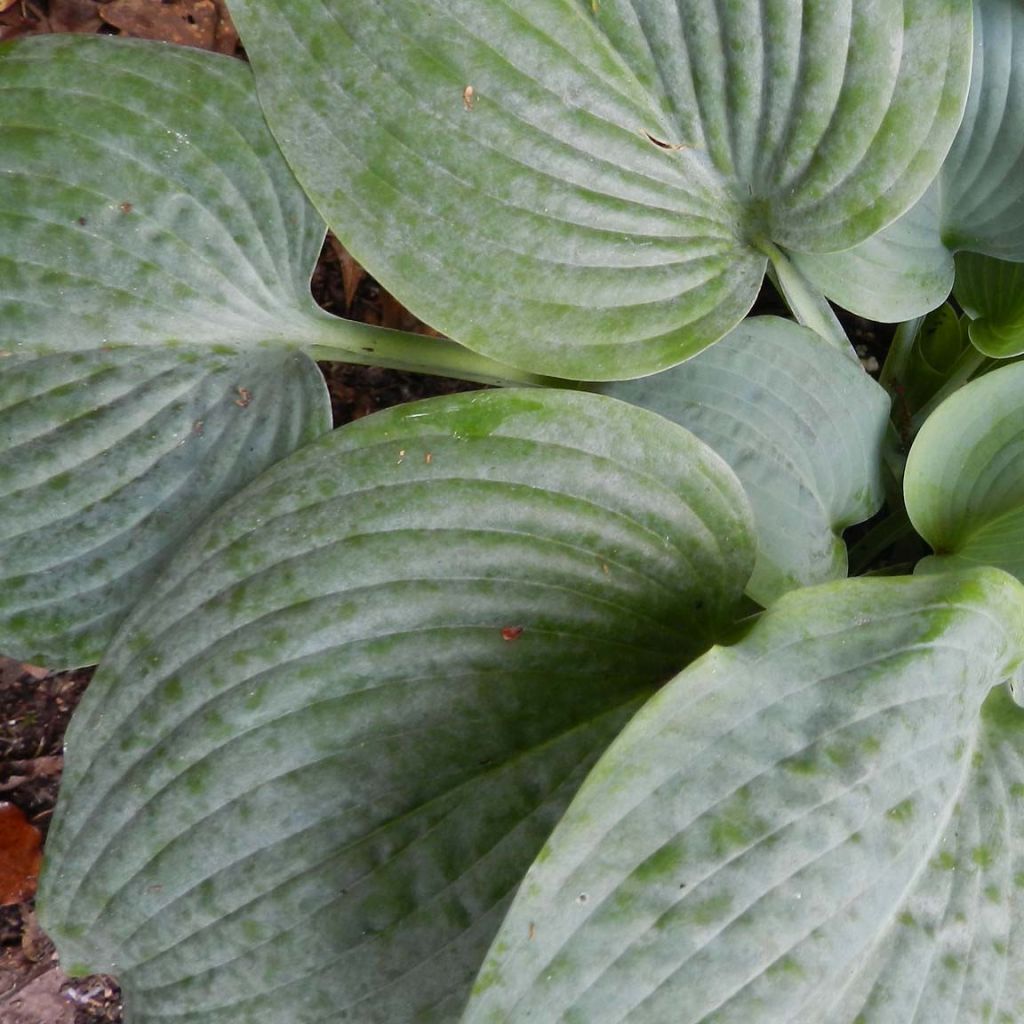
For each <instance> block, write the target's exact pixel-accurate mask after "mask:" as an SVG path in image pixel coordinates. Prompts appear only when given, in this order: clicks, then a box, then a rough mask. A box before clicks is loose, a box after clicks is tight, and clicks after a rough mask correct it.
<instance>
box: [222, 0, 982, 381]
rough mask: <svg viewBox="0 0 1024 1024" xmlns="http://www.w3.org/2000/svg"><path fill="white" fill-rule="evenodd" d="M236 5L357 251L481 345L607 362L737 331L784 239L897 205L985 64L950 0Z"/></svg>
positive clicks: (934, 153)
mask: <svg viewBox="0 0 1024 1024" xmlns="http://www.w3.org/2000/svg"><path fill="white" fill-rule="evenodd" d="M231 11H232V14H233V16H234V18H235V22H236V24H237V25H238V27H239V30H240V31H241V34H242V38H243V41H244V43H245V46H246V50H247V52H248V54H249V56H250V58H251V59H252V62H253V68H254V71H255V73H256V79H257V87H258V89H259V92H260V98H261V101H262V103H263V105H264V109H265V111H266V113H267V117H268V120H269V122H270V125H271V127H272V129H273V131H274V133H275V135H276V136H277V138H278V141H279V142H280V143H281V146H282V149H283V151H284V153H285V155H286V156H287V158H288V160H289V162H290V163H291V165H292V167H293V168H294V169H295V172H296V174H297V175H298V177H299V179H300V180H301V181H302V183H303V186H304V187H305V188H306V189H307V191H308V193H309V194H310V196H311V197H312V198H313V200H314V202H315V203H316V204H317V207H318V208H319V209H320V211H321V212H322V213H323V214H324V216H325V217H326V218H327V220H328V222H329V223H330V225H331V227H332V228H333V229H334V230H335V231H336V232H338V233H339V235H340V237H341V238H342V239H343V240H344V242H345V243H346V245H347V246H348V247H349V248H350V249H351V251H352V252H353V253H354V255H355V256H356V257H357V258H358V259H359V260H360V261H361V262H362V263H364V264H365V265H366V266H367V267H368V268H369V269H370V270H371V271H372V272H373V273H374V275H375V276H377V277H378V278H379V279H380V280H381V281H382V282H383V283H384V284H385V285H386V286H387V287H388V288H389V289H391V290H392V291H393V292H394V293H395V294H396V295H397V296H398V297H399V298H400V299H401V300H402V301H403V302H405V303H406V304H407V305H408V306H410V308H412V309H413V310H414V311H415V312H416V313H417V314H419V315H420V316H422V317H423V318H424V319H426V320H427V321H428V322H430V323H431V324H433V326H435V327H437V328H438V329H440V330H442V331H444V332H445V333H447V334H449V335H450V336H451V337H453V338H455V339H456V340H457V341H459V342H462V343H463V344H465V345H467V346H469V347H470V348H473V349H476V350H478V351H480V352H483V353H485V354H487V355H490V356H492V357H496V358H499V359H501V360H503V361H505V362H510V363H513V364H514V365H517V366H523V367H526V368H528V369H530V370H537V371H540V372H544V373H554V374H557V375H560V376H565V377H575V378H581V379H593V380H609V379H617V378H624V377H635V376H640V375H642V374H644V373H649V372H652V371H655V370H658V369H663V368H665V367H668V366H671V365H673V364H675V363H678V362H681V361H682V360H684V359H685V358H687V357H689V356H691V355H693V354H695V353H696V352H698V351H699V350H700V349H702V348H704V347H706V346H707V345H709V344H711V343H712V342H714V341H716V340H717V339H718V338H720V337H722V336H723V335H724V334H725V333H726V332H727V331H728V330H729V329H731V328H732V327H733V326H735V324H736V323H737V322H738V321H739V320H740V319H741V318H742V317H743V315H744V314H745V313H746V312H747V310H748V309H749V308H750V306H751V305H752V304H753V302H754V299H755V297H756V295H757V292H758V288H759V286H760V283H761V280H762V277H763V273H764V269H765V263H766V255H765V254H766V253H767V252H769V251H770V245H769V243H774V244H777V245H782V246H786V247H788V248H790V249H792V250H796V251H814V252H818V251H832V250H837V249H844V248H849V247H850V246H853V245H855V244H857V243H858V242H861V241H863V240H864V239H866V238H868V237H870V236H871V235H873V234H874V233H875V232H876V231H878V230H879V229H880V228H882V227H883V226H884V225H886V224H887V223H889V222H890V221H892V220H893V219H894V218H896V217H897V216H898V215H900V214H901V213H903V212H904V211H905V210H906V209H907V208H908V207H909V206H910V205H911V204H912V203H913V202H914V201H916V200H917V199H918V198H919V197H920V196H921V194H922V193H923V192H924V190H925V189H926V188H927V186H928V184H929V183H930V182H931V180H932V179H933V178H934V176H935V174H936V172H937V171H938V169H939V166H940V164H941V161H942V159H943V157H944V156H945V155H946V152H947V150H948V148H949V145H950V143H951V141H952V139H953V135H954V133H955V131H956V128H957V126H958V124H959V122H960V117H961V113H962V111H963V104H964V101H965V97H966V93H967V86H968V79H969V72H970V40H971V24H970V21H971V11H970V6H969V5H968V4H964V3H960V2H954V0H871V2H863V0H856V2H855V0H680V2H677V0H643V2H639V0H600V2H599V3H598V2H591V0H522V2H518V3H515V4H510V3H507V2H505V0H455V2H452V0H385V2H381V3H374V4H369V3H350V2H347V0H322V2H321V0H288V2H287V3H285V2H280V0H271V2H267V0H232V3H231ZM312 68H316V70H317V73H316V74H311V73H310V69H312Z"/></svg>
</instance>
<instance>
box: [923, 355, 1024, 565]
mask: <svg viewBox="0 0 1024 1024" xmlns="http://www.w3.org/2000/svg"><path fill="white" fill-rule="evenodd" d="M1022 381H1024V367H1022V366H1021V365H1019V364H1011V365H1009V366H1004V367H1000V368H999V369H998V370H994V371H992V372H991V373H988V374H985V375H984V376H983V377H981V378H979V379H978V380H976V381H972V382H971V383H969V384H967V385H965V386H964V387H962V388H961V389H960V390H959V391H957V392H956V393H955V394H953V395H952V396H951V397H950V398H948V399H947V400H946V401H945V402H943V403H942V405H940V406H939V408H938V409H936V411H935V412H934V413H933V414H932V415H931V416H930V417H929V418H928V419H927V420H926V421H925V424H924V426H923V427H922V428H921V431H920V433H919V434H918V435H917V437H916V438H915V440H914V445H913V447H912V448H911V450H910V456H909V457H908V459H907V470H906V475H905V477H904V493H905V497H906V503H907V512H908V514H909V515H910V519H911V522H912V523H913V524H914V528H915V529H916V530H917V531H918V533H920V534H921V536H922V537H924V539H925V540H926V541H928V543H929V544H930V545H931V546H932V548H933V549H934V550H935V552H936V554H937V555H940V556H942V558H941V559H928V560H925V562H924V563H922V566H921V567H922V569H924V568H926V567H927V568H930V569H931V570H935V569H938V568H940V567H941V566H942V565H943V564H945V559H946V558H953V559H955V560H956V563H957V564H959V565H963V564H975V565H977V564H981V565H995V566H998V567H999V568H1001V569H1005V570H1006V571H1007V572H1010V573H1012V574H1013V575H1014V576H1017V577H1018V579H1020V578H1022V577H1024V547H1022V545H1021V528H1022V525H1024V477H1022V475H1021V473H1020V472H1019V470H1018V467H1019V465H1020V457H1021V450H1022V445H1024V420H1022V417H1021V413H1020V389H1021V386H1022ZM950 564H952V563H950Z"/></svg>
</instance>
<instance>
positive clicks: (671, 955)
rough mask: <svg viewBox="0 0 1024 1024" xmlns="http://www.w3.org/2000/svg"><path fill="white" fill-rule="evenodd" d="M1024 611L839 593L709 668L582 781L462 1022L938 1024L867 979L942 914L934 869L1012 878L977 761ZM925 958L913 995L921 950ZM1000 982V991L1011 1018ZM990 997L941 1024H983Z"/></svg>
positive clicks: (893, 590) (869, 589)
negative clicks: (877, 1000) (883, 952)
mask: <svg viewBox="0 0 1024 1024" xmlns="http://www.w3.org/2000/svg"><path fill="white" fill-rule="evenodd" d="M1022 599H1024V592H1022V591H1021V590H1020V588H1019V586H1018V585H1017V584H1016V583H1015V582H1014V581H1013V580H1011V579H1010V577H1008V576H1006V575H1005V574H1002V573H999V572H997V571H994V570H983V571H975V572H973V573H970V574H962V575H960V576H951V575H945V576H942V577H933V578H929V579H927V580H925V579H918V580H901V581H891V580H886V581H879V580H864V581H859V580H858V581H852V580H851V581H842V582H841V583H837V584H829V585H826V586H823V587H819V588H813V589H811V590H806V591H800V592H797V593H795V594H790V595H787V596H786V597H784V598H783V599H782V600H781V601H780V602H779V603H778V604H776V605H775V606H774V607H773V608H772V609H771V610H769V611H768V612H767V613H766V614H765V615H764V616H763V617H762V618H761V620H760V621H759V622H758V623H757V624H756V625H755V626H754V627H753V629H752V630H751V631H750V633H749V634H748V636H747V637H746V638H744V640H742V641H741V642H740V643H739V644H737V645H736V646H734V647H731V648H716V649H715V650H714V651H712V652H710V653H709V654H708V655H706V656H705V657H704V658H703V659H701V660H700V661H698V662H697V663H695V664H694V665H693V666H691V667H690V668H689V669H688V670H686V671H685V672H684V673H683V674H681V675H680V676H679V677H678V678H677V679H676V680H675V681H674V682H673V683H672V684H671V685H670V686H669V687H667V688H666V689H664V690H662V691H661V692H660V693H659V694H658V695H657V696H656V697H655V698H653V699H652V700H651V701H650V702H649V703H648V704H647V705H646V706H645V708H644V709H643V711H642V712H640V713H639V714H638V715H637V716H636V717H635V718H634V719H633V720H632V721H631V723H630V725H629V726H628V727H627V728H626V730H624V732H623V733H622V735H621V736H620V737H619V738H618V739H617V740H616V741H615V743H614V744H613V745H612V747H611V748H610V749H609V751H608V752H607V753H606V755H605V756H604V757H603V758H602V760H601V761H600V762H599V763H598V765H597V767H596V768H595V769H594V771H593V772H592V773H591V775H590V777H589V778H588V780H587V782H586V783H585V784H584V785H583V787H582V788H581V790H580V793H579V794H578V795H577V797H576V799H575V800H574V803H573V804H572V806H571V807H570V810H569V811H568V812H567V814H566V816H565V817H564V818H563V820H562V822H561V823H560V824H559V827H558V829H556V831H555V833H554V834H553V835H552V838H551V840H549V842H548V843H547V844H546V846H545V848H544V851H542V853H541V855H540V856H539V857H538V859H537V861H536V862H535V864H534V866H533V867H532V868H531V870H530V872H529V873H528V874H527V877H526V879H525V881H524V884H523V886H522V887H521V889H520V891H519V893H518V894H517V897H516V900H515V902H514V903H513V906H512V909H511V910H510V912H509V916H508V918H507V919H506V922H505V924H504V925H503V926H502V931H501V932H500V933H499V935H498V937H497V938H496V940H495V944H494V946H493V947H492V950H491V953H490V955H489V958H488V961H487V962H486V963H485V965H484V968H483V970H482V971H481V974H480V976H479V978H478V981H477V984H476V987H475V990H474V997H473V999H472V1000H471V1002H470V1005H469V1008H468V1010H467V1012H466V1014H465V1017H464V1018H463V1019H464V1020H465V1021H466V1022H467V1024H468V1022H474V1024H476V1022H482V1021H488V1022H491V1021H505V1020H518V1019H526V1018H527V1017H530V1018H531V1019H536V1020H537V1021H540V1022H543V1021H555V1020H577V1019H578V1020H580V1021H583V1020H587V1021H593V1022H595V1024H606V1022H612V1021H615V1022H619V1021H623V1020H626V1019H629V1020H636V1021H640V1022H644V1021H651V1022H654V1021H661V1020H666V1019H673V1020H680V1021H685V1022H687V1024H698V1022H702V1021H710V1020H715V1021H723V1022H725V1021H728V1022H732V1021H736V1022H739V1021H744V1020H747V1021H749V1020H757V1021H759V1022H764V1024H774V1022H779V1024H782V1022H789V1021H793V1020H801V1021H803V1020H807V1021H816V1020H829V1021H836V1022H844V1024H853V1021H854V1020H857V1021H863V1022H872V1024H874V1022H876V1021H878V1022H881V1021H892V1022H895V1021H896V1020H902V1021H909V1020H914V1021H916V1020H918V1019H920V1020H922V1021H923V1020H926V1019H934V1018H928V1017H927V1016H922V1017H920V1018H918V1017H913V1016H907V1015H904V1016H900V1012H901V1011H905V1009H906V1006H907V1005H908V997H909V1002H910V1003H912V1002H913V996H914V994H915V993H914V992H908V991H907V990H906V988H905V987H904V986H902V985H897V986H896V987H895V989H894V991H892V992H891V996H892V1002H889V1003H886V1004H885V1005H883V1006H882V1010H881V1012H878V1011H877V1009H876V1008H875V1007H874V1006H872V1005H871V1004H870V1003H869V1001H868V1000H867V999H866V998H865V997H864V993H863V992H860V993H855V991H854V990H856V989H857V988H858V985H859V984H860V982H861V981H862V980H863V978H864V977H865V975H870V973H871V971H872V970H873V971H874V972H875V975H874V980H877V979H878V976H879V975H878V972H879V964H880V961H877V960H876V959H875V956H874V954H875V951H876V950H877V949H878V948H879V943H881V944H882V948H888V947H887V946H886V943H887V942H888V937H889V935H890V934H892V933H893V932H894V930H898V929H899V928H901V927H904V925H905V922H906V921H907V920H908V919H907V918H904V920H903V921H901V920H900V918H901V915H902V914H903V913H904V912H905V911H906V912H907V913H910V911H908V910H907V906H909V904H910V903H913V902H914V900H915V899H917V895H916V894H918V893H920V900H921V901H923V902H927V899H928V895H927V890H926V883H927V881H928V880H929V875H928V870H929V869H928V865H929V864H930V863H932V862H933V861H934V862H935V863H936V864H937V865H938V866H939V868H943V867H944V866H945V865H947V864H948V863H954V864H956V865H957V866H959V868H960V870H966V869H967V868H968V867H969V865H970V864H972V863H973V864H974V865H975V868H976V869H977V868H979V867H981V868H984V869H985V870H988V869H987V867H986V865H988V864H989V863H992V864H993V865H997V866H996V867H995V871H996V872H997V873H999V874H1001V875H1005V872H1006V867H1007V865H1006V858H1007V856H1008V855H1009V854H1010V852H1011V851H1010V848H1009V846H1007V845H1006V844H1005V843H1004V844H1002V845H1000V846H999V847H998V848H997V847H996V846H995V845H991V846H986V843H994V842H995V839H994V836H995V833H996V832H998V831H999V830H1000V829H1002V828H1003V823H1002V822H1001V821H1000V819H999V818H998V817H997V818H996V819H995V820H994V821H990V822H989V821H983V820H981V819H980V818H979V817H978V812H979V810H984V808H985V806H986V805H985V803H982V805H981V808H979V807H978V806H977V804H975V805H969V804H968V803H967V799H968V794H969V792H970V790H971V788H972V787H977V788H978V789H979V790H984V789H985V788H986V787H987V786H988V785H989V782H988V780H985V779H983V778H982V777H981V776H978V774H977V771H978V769H976V768H975V767H972V765H973V762H974V758H973V753H974V751H975V750H982V747H983V743H982V741H981V740H980V739H979V716H980V711H981V706H982V703H983V702H984V700H985V697H986V695H987V693H988V691H989V690H990V689H991V687H993V686H995V685H996V684H998V683H999V682H1000V681H1002V680H1003V679H1005V678H1006V677H1007V676H1008V675H1011V674H1013V673H1014V672H1016V671H1017V670H1018V668H1019V665H1020V661H1021V655H1022V652H1021V649H1020V636H1021V635H1022V626H1024V618H1022V616H1024V600H1022ZM1014 713H1015V714H1017V715H1019V714H1020V712H1019V711H1018V710H1016V709H1014ZM1020 728H1021V725H1020V721H1019V719H1017V720H1015V721H1014V729H1015V735H1016V743H1017V745H1018V749H1020V743H1021V733H1020ZM982 756H984V754H983V755H982ZM972 773H973V774H972ZM961 801H962V803H963V808H964V811H963V815H964V825H965V827H964V834H963V835H962V837H961V841H962V843H963V844H964V846H965V848H964V849H961V848H959V847H957V846H956V844H955V842H954V839H953V837H954V836H955V832H956V822H955V821H954V820H953V819H954V818H955V817H957V816H958V815H959V814H960V810H959V809H958V808H959V805H960V803H961ZM968 825H970V828H968V827H967V826H968ZM972 829H973V834H972ZM975 840H976V841H975ZM1014 856H1015V854H1014ZM970 884H971V885H973V884H974V881H973V880H972V881H971V883H970ZM984 884H986V885H987V884H989V882H988V881H986V882H985V883H984ZM1005 888H1006V887H1005V885H1004V886H1003V887H1002V888H1001V889H1000V893H1003V892H1005ZM967 895H969V894H967ZM915 909H918V910H919V908H918V907H917V906H916V904H915ZM935 909H936V908H935V905H934V901H933V906H932V907H931V910H932V911H933V912H934V910H935ZM939 911H940V914H939V916H940V917H941V906H940V907H939ZM996 913H997V918H998V920H996V921H986V922H984V923H983V924H979V922H978V921H975V922H974V928H973V934H974V935H976V936H977V937H978V939H979V941H982V940H985V939H988V938H992V939H994V940H995V941H1001V939H1000V938H999V936H1004V935H1005V933H1006V917H1005V915H1004V914H1002V913H1001V912H1000V911H999V910H998V909H997V911H996ZM911 916H912V914H911ZM922 923H925V918H924V917H922ZM965 927H967V926H966V925H964V926H961V925H957V924H956V923H954V922H951V923H950V924H949V925H948V927H946V928H945V930H944V931H943V932H942V933H940V937H939V941H938V942H936V943H935V944H933V945H932V946H931V947H929V949H928V952H932V951H933V950H934V949H935V948H936V946H938V947H940V948H939V953H940V955H942V953H943V950H942V949H941V946H942V944H943V943H946V944H948V945H949V948H950V950H954V949H956V946H957V943H958V942H960V941H962V939H963V938H964V928H965ZM904 952H905V951H903V950H901V954H900V955H901V956H904ZM988 952H989V951H981V950H979V952H978V959H979V961H980V960H983V959H984V960H985V961H986V963H987V964H988V965H991V964H992V962H993V960H992V957H991V956H988V955H987V954H988ZM904 959H909V961H910V963H911V964H912V965H914V966H915V967H917V973H916V975H915V978H914V981H915V983H916V982H917V981H919V975H920V967H921V960H920V959H915V958H914V954H913V952H911V953H907V954H906V955H905V957H904ZM1011 962H1012V961H1011ZM883 966H884V964H883ZM902 967H903V963H902V962H892V963H891V969H892V973H893V976H897V975H899V973H900V970H901V969H902ZM861 972H863V974H862V973H861ZM868 980H869V983H868V984H867V985H866V986H865V989H866V991H868V992H869V991H870V990H871V987H872V986H871V984H870V981H871V980H872V979H871V978H869V979H868ZM890 980H892V979H890ZM900 980H901V981H902V980H904V979H900ZM996 982H998V983H996ZM996 982H992V979H991V978H989V979H987V980H986V981H985V984H984V985H983V986H982V987H984V988H985V992H984V995H985V996H986V998H987V999H988V1000H989V1002H990V1003H991V1005H992V1006H994V1007H997V1008H998V1007H999V1006H1000V998H1001V991H1002V985H1001V979H999V978H997V979H996ZM979 984H980V982H979ZM1015 984H1016V985H1019V980H1017V981H1016V982H1015ZM917 991H920V989H918V990H917ZM972 998H973V997H972ZM972 1005H973V1006H978V1005H980V1003H979V1002H978V1001H974V1002H973V1003H972V1001H971V1000H968V1001H967V1002H966V1003H965V1009H964V1015H963V1016H957V1017H946V1018H944V1019H950V1020H954V1019H955V1020H962V1021H963V1022H964V1024H966V1022H967V1021H968V1020H973V1019H977V1018H975V1017H972V1016H970V1013H971V1007H972ZM1002 1005H1003V1006H1004V1007H1005V1008H1007V1009H1011V1010H1012V1008H1013V1005H1014V1004H1013V1003H1002ZM860 1014H863V1016H860Z"/></svg>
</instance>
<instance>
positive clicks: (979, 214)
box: [795, 0, 1024, 322]
mask: <svg viewBox="0 0 1024 1024" xmlns="http://www.w3.org/2000/svg"><path fill="white" fill-rule="evenodd" d="M971 6H972V8H973V12H974V61H973V68H972V73H971V84H970V90H969V92H968V96H967V104H966V107H965V109H964V113H963V120H962V122H961V124H960V128H959V130H958V132H957V135H956V138H955V140H954V141H953V144H952V146H951V148H950V150H949V154H948V156H947V157H946V159H945V161H944V162H943V164H942V168H941V171H940V172H939V174H938V177H937V179H936V181H935V183H934V185H933V186H932V188H931V189H930V190H929V194H928V195H926V197H925V198H924V199H923V200H922V201H921V202H919V203H918V204H917V205H916V206H915V207H913V208H912V209H911V210H910V211H909V212H908V213H906V214H905V215H904V216H903V217H901V218H900V219H899V220H896V221H895V222H894V223H892V224H890V225H889V226H888V227H886V228H885V229H884V230H883V231H881V232H880V234H879V235H877V236H876V237H875V238H873V239H871V240H869V241H866V242H864V243H862V244H860V245H857V246H856V247H854V248H852V249H849V250H847V251H845V252H837V253H835V254H833V255H829V256H826V257H825V258H824V259H822V260H821V261H817V260H815V259H811V258H806V257H805V258H800V257H799V256H797V257H795V258H796V259H797V262H798V263H799V264H800V267H801V269H802V270H803V272H804V273H805V274H806V275H807V276H808V277H809V278H810V279H811V280H812V281H813V282H814V283H815V284H816V285H817V286H818V287H820V288H822V289H823V290H824V291H825V293H826V294H827V295H828V296H829V298H831V299H834V300H835V301H836V302H838V303H839V304H840V305H841V306H843V307H844V308H846V309H849V310H851V311H852V312H855V313H858V314H860V315H862V316H867V317H870V318H871V319H876V320H883V321H885V322H896V321H898V320H909V319H911V318H913V317H915V316H923V315H924V314H926V313H928V312H930V311H931V310H932V309H935V308H936V307H937V306H939V305H940V304H941V303H942V302H943V301H944V300H945V299H946V297H947V296H948V294H949V288H950V286H951V285H952V283H953V261H952V257H953V255H954V254H955V253H958V252H962V251H967V252H973V253H980V254H983V255H986V256H990V257H994V258H997V259H1003V260H1010V261H1020V260H1024V241H1022V239H1024V231H1022V226H1024V185H1022V182H1024V141H1022V139H1021V135H1020V132H1019V130H1018V126H1019V124H1020V117H1021V111H1022V109H1024V60H1022V59H1021V53H1022V52H1024V49H1022V41H1024V10H1021V7H1020V4H1018V3H1016V2H1015V0H975V2H974V3H973V4H972V5H971ZM964 7H965V9H966V8H967V5H964Z"/></svg>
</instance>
